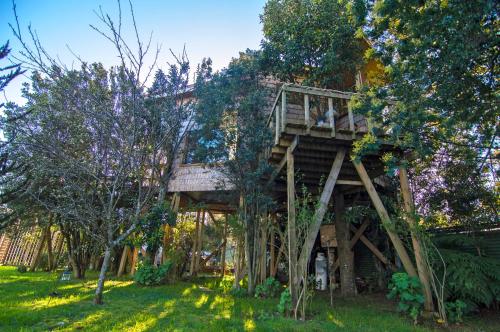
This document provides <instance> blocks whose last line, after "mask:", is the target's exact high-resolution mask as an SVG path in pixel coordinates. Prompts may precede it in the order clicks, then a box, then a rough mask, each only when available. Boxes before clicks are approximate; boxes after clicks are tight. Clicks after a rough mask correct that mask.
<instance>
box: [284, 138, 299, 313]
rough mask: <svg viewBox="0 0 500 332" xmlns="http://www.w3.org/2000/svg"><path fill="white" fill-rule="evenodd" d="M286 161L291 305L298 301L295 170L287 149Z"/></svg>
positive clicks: (289, 150)
mask: <svg viewBox="0 0 500 332" xmlns="http://www.w3.org/2000/svg"><path fill="white" fill-rule="evenodd" d="M286 161H287V172H286V174H287V202H288V267H289V268H288V273H289V284H288V287H289V288H290V295H291V297H292V305H293V307H295V305H296V303H297V301H298V285H299V280H298V275H297V229H296V225H295V170H294V158H293V151H292V149H291V148H290V147H289V148H288V149H287V152H286Z"/></svg>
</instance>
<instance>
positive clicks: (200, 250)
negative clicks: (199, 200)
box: [194, 210, 205, 273]
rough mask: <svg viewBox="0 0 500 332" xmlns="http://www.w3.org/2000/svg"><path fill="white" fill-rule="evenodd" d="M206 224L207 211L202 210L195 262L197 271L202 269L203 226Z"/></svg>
mask: <svg viewBox="0 0 500 332" xmlns="http://www.w3.org/2000/svg"><path fill="white" fill-rule="evenodd" d="M204 225H205V211H204V210H202V211H201V216H200V227H199V229H198V231H199V232H198V251H197V252H196V261H195V263H194V270H195V271H196V273H198V272H199V271H200V260H201V254H202V251H203V226H204Z"/></svg>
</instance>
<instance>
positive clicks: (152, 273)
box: [134, 261, 172, 286]
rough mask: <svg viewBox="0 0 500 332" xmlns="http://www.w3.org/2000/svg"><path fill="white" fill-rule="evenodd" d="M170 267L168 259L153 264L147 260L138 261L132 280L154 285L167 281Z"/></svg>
mask: <svg viewBox="0 0 500 332" xmlns="http://www.w3.org/2000/svg"><path fill="white" fill-rule="evenodd" d="M171 267H172V263H171V262H170V261H166V262H165V263H163V264H161V265H160V266H155V265H153V264H151V263H149V262H148V261H143V262H140V263H139V265H138V267H137V270H136V272H135V275H134V281H135V282H136V283H138V284H139V285H143V286H155V285H160V284H163V283H165V282H166V281H167V277H168V272H169V271H170V269H171Z"/></svg>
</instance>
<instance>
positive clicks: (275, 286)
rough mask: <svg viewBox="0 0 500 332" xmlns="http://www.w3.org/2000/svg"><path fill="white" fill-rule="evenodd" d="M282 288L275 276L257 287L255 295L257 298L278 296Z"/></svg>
mask: <svg viewBox="0 0 500 332" xmlns="http://www.w3.org/2000/svg"><path fill="white" fill-rule="evenodd" d="M280 290H281V285H280V283H279V282H278V281H277V280H276V279H274V278H273V277H269V278H267V279H266V280H265V281H264V283H262V284H260V285H258V286H257V287H256V288H255V297H257V298H270V297H277V296H278V295H279V292H280Z"/></svg>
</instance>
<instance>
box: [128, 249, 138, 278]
mask: <svg viewBox="0 0 500 332" xmlns="http://www.w3.org/2000/svg"><path fill="white" fill-rule="evenodd" d="M138 257H139V248H138V247H134V254H133V255H132V262H131V264H130V275H131V276H133V275H134V274H135V266H136V265H137V258H138Z"/></svg>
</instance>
